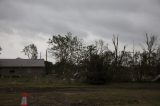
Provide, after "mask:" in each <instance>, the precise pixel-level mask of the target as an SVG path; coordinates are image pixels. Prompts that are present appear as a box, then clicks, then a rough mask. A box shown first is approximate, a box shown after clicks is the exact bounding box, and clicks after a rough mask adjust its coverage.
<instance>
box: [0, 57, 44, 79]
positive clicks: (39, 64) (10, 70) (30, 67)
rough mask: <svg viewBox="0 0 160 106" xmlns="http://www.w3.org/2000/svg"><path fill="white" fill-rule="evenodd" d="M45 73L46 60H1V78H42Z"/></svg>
mask: <svg viewBox="0 0 160 106" xmlns="http://www.w3.org/2000/svg"><path fill="white" fill-rule="evenodd" d="M44 71H45V64H44V59H0V77H34V76H42V75H44V73H45V72H44Z"/></svg>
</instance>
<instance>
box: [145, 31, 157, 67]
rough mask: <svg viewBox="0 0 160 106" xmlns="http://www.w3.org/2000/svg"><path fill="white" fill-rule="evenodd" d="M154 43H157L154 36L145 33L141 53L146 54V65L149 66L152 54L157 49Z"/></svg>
mask: <svg viewBox="0 0 160 106" xmlns="http://www.w3.org/2000/svg"><path fill="white" fill-rule="evenodd" d="M156 41H157V37H156V36H154V35H151V36H148V34H147V33H146V39H145V45H146V46H145V47H144V48H143V51H144V52H146V53H147V54H146V55H147V58H148V59H147V64H148V65H151V61H152V59H153V58H152V57H153V54H154V52H155V51H156V49H157V45H156Z"/></svg>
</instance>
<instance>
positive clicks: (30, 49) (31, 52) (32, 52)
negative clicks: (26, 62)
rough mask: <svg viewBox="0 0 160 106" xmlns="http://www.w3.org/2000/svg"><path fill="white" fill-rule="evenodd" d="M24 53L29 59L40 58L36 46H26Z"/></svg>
mask: <svg viewBox="0 0 160 106" xmlns="http://www.w3.org/2000/svg"><path fill="white" fill-rule="evenodd" d="M22 52H24V54H25V55H27V56H28V58H29V59H37V57H38V50H37V47H36V45H34V44H29V45H27V46H25V47H24V49H23V50H22Z"/></svg>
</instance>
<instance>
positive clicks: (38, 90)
mask: <svg viewBox="0 0 160 106" xmlns="http://www.w3.org/2000/svg"><path fill="white" fill-rule="evenodd" d="M23 91H26V92H28V93H29V96H28V104H29V106H160V84H159V83H110V84H106V85H99V86H95V85H87V84H80V83H78V84H77V83H72V84H67V83H62V82H48V81H45V80H41V81H39V80H37V81H32V80H26V79H18V80H17V79H0V106H20V102H21V97H20V93H21V92H23Z"/></svg>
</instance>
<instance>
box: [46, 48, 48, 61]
mask: <svg viewBox="0 0 160 106" xmlns="http://www.w3.org/2000/svg"><path fill="white" fill-rule="evenodd" d="M47 58H48V54H47V49H46V61H47Z"/></svg>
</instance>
